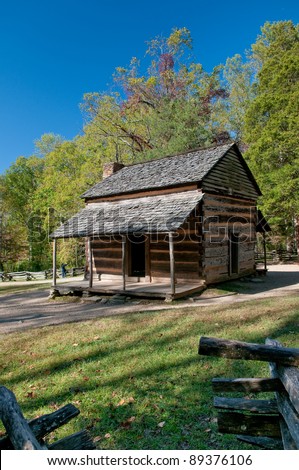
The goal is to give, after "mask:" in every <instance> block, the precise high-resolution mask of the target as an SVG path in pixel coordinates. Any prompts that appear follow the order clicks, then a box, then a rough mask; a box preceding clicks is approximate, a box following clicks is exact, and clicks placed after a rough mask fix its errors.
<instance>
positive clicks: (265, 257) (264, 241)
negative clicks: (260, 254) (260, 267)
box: [263, 232, 267, 270]
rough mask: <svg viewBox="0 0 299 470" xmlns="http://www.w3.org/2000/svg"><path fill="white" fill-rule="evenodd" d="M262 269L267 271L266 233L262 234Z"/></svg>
mask: <svg viewBox="0 0 299 470" xmlns="http://www.w3.org/2000/svg"><path fill="white" fill-rule="evenodd" d="M263 248H264V268H265V270H266V269H267V249H266V232H263Z"/></svg>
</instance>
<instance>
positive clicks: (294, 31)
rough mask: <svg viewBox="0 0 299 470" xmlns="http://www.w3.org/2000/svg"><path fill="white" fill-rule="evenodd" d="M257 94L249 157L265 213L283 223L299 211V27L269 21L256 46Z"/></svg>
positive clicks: (248, 128) (250, 118)
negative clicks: (259, 187) (259, 188)
mask: <svg viewBox="0 0 299 470" xmlns="http://www.w3.org/2000/svg"><path fill="white" fill-rule="evenodd" d="M252 51H253V53H252V55H253V58H254V60H255V61H256V63H258V65H259V70H258V74H257V79H258V82H257V86H256V97H255V99H253V100H252V102H251V103H250V106H249V107H248V109H247V112H246V116H245V141H246V142H247V143H248V144H249V149H248V151H247V152H246V157H247V158H248V161H249V163H250V166H251V168H252V170H253V172H254V174H255V175H256V178H257V179H258V182H259V183H260V185H261V188H262V190H263V193H264V197H263V199H262V204H263V208H264V211H265V213H267V214H268V215H270V216H274V217H275V219H274V220H276V222H277V223H278V224H280V225H286V224H291V223H292V221H293V220H294V219H296V218H297V217H298V214H299V202H298V193H299V142H298V131H299V120H298V116H299V30H298V27H296V26H294V25H293V24H292V23H291V22H289V21H288V22H279V23H273V24H269V23H266V25H265V26H264V28H262V35H261V36H260V37H259V38H258V40H257V42H256V44H255V45H253V46H252Z"/></svg>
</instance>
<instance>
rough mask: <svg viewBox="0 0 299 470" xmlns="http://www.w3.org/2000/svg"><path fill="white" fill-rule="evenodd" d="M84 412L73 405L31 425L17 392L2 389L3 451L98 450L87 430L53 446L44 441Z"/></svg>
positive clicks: (0, 393) (0, 400)
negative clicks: (15, 393)
mask: <svg viewBox="0 0 299 470" xmlns="http://www.w3.org/2000/svg"><path fill="white" fill-rule="evenodd" d="M79 413H80V411H79V410H78V409H77V408H76V407H75V406H74V405H72V404H69V405H65V406H64V407H62V408H60V409H58V410H56V411H54V412H53V413H50V414H47V415H44V416H40V417H39V418H36V419H33V420H31V421H27V420H26V419H25V418H24V416H23V413H22V411H21V408H20V406H19V404H18V402H17V400H16V397H15V395H14V394H13V392H12V391H11V390H9V389H7V388H6V387H3V386H2V387H0V419H1V421H2V423H3V425H4V427H5V429H6V433H7V434H6V436H4V437H3V438H1V439H0V450H12V449H13V450H82V449H86V450H93V449H95V446H94V444H93V441H92V439H91V437H90V436H89V434H88V433H87V431H86V430H83V431H80V432H77V433H75V434H72V435H71V436H67V437H66V438H62V439H60V440H58V441H56V442H54V443H53V444H50V445H49V446H46V445H45V442H44V437H45V436H46V435H48V434H49V433H51V432H53V431H54V430H55V429H57V428H59V427H61V426H62V425H64V424H66V423H68V422H69V421H70V420H71V419H72V418H74V417H75V416H77V415H78V414H79Z"/></svg>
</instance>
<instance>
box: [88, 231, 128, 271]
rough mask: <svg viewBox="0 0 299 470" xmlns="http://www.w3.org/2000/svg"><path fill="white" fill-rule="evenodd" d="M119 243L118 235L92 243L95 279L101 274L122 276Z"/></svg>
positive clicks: (120, 247)
mask: <svg viewBox="0 0 299 470" xmlns="http://www.w3.org/2000/svg"><path fill="white" fill-rule="evenodd" d="M121 243H122V239H121V236H120V235H115V236H113V237H109V236H107V237H101V238H100V239H99V240H93V241H92V251H93V264H94V273H95V277H96V276H98V275H101V274H111V275H118V276H121V275H122V246H121Z"/></svg>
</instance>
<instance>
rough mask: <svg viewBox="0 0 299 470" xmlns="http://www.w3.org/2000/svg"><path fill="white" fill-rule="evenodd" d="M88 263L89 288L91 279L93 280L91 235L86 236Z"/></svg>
mask: <svg viewBox="0 0 299 470" xmlns="http://www.w3.org/2000/svg"><path fill="white" fill-rule="evenodd" d="M88 265H89V287H90V288H91V287H92V281H93V266H92V249H91V237H88Z"/></svg>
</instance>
